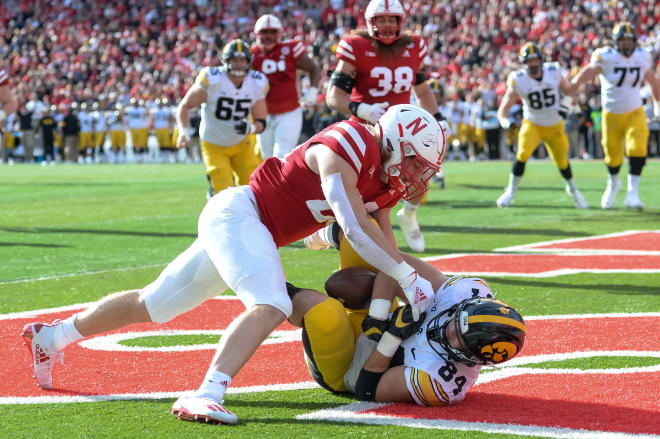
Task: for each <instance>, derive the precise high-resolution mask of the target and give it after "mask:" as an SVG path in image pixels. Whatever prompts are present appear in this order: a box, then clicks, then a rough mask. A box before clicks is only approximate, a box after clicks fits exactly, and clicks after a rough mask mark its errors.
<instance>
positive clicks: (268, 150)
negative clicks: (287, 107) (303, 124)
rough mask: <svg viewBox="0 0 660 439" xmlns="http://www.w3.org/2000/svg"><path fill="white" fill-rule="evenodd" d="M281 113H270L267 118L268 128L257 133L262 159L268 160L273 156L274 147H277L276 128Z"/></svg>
mask: <svg viewBox="0 0 660 439" xmlns="http://www.w3.org/2000/svg"><path fill="white" fill-rule="evenodd" d="M279 117H280V115H271V114H269V115H268V117H267V118H266V121H267V122H266V129H264V130H263V131H262V132H261V133H259V134H257V144H258V146H259V152H260V154H261V160H266V159H267V158H268V157H272V156H273V148H274V147H275V129H276V128H277V125H278V123H279Z"/></svg>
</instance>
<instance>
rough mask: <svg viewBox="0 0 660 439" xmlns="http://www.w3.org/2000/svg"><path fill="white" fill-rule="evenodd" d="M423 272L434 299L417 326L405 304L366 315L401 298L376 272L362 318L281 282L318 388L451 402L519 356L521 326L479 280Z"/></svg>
mask: <svg viewBox="0 0 660 439" xmlns="http://www.w3.org/2000/svg"><path fill="white" fill-rule="evenodd" d="M402 255H403V254H402ZM403 256H404V258H406V259H407V260H408V259H409V258H412V257H411V256H409V255H403ZM417 264H419V260H418V262H417V263H416V265H417ZM342 272H345V273H346V274H344V273H342ZM422 272H424V273H423V276H425V277H427V278H428V279H429V280H430V281H431V283H432V284H433V288H435V290H436V293H435V297H434V300H433V303H432V304H431V306H430V307H429V308H427V310H426V312H425V314H424V315H423V316H420V319H419V321H417V322H414V321H413V319H412V316H411V312H410V309H409V305H406V306H400V307H397V308H395V309H394V311H393V312H392V313H390V314H389V315H388V314H387V312H386V313H385V314H384V316H383V319H382V320H379V321H376V320H375V319H373V318H371V317H370V316H371V314H372V310H371V308H373V307H374V303H377V302H379V301H381V302H383V303H384V306H385V307H386V309H388V308H389V306H390V305H391V303H392V299H393V298H394V296H395V295H396V294H397V293H400V289H399V288H398V286H397V285H396V284H395V283H394V284H393V283H392V282H390V281H389V280H388V279H387V276H385V275H383V274H381V273H378V274H377V275H375V280H374V281H373V290H372V291H373V295H372V299H371V302H370V308H369V316H367V317H365V314H366V310H353V309H350V308H349V307H348V306H345V305H343V304H342V303H341V300H343V297H340V296H341V294H339V295H338V296H337V298H335V297H328V296H326V295H325V294H322V293H319V292H317V291H313V290H303V289H299V288H296V287H295V286H293V285H291V284H288V289H289V293H290V294H292V295H293V299H292V301H293V309H294V311H293V314H292V315H291V317H289V321H290V322H291V323H292V324H294V325H296V326H300V327H302V328H303V334H302V339H303V347H304V351H305V360H306V363H307V365H308V368H309V370H310V374H311V375H312V377H313V378H314V379H315V380H316V382H317V383H319V385H321V386H322V387H324V388H325V389H328V390H330V391H333V392H349V393H353V394H355V395H356V396H357V397H358V398H359V399H361V400H368V401H380V402H394V401H402V402H414V403H417V404H418V405H423V406H444V405H450V404H457V403H459V402H461V401H462V400H463V398H465V394H466V392H467V391H468V390H469V389H470V388H471V387H472V385H474V383H475V382H476V380H477V378H478V377H479V372H480V370H481V367H482V366H484V365H496V364H501V363H503V362H505V361H507V360H510V359H511V358H513V357H515V356H516V355H517V354H518V353H519V352H520V350H521V349H522V347H523V345H524V342H525V333H526V328H525V322H524V320H523V318H522V317H521V316H520V314H518V312H516V310H515V309H513V308H512V307H511V306H509V305H507V304H506V303H504V302H502V301H500V300H496V299H494V298H493V292H492V291H491V289H490V287H489V285H488V283H487V282H486V281H485V280H484V279H481V278H478V277H468V276H455V277H452V278H448V277H446V276H444V275H442V273H440V272H439V271H438V270H437V269H435V268H434V267H432V266H430V265H428V264H427V266H426V267H425V269H421V270H420V274H421V273H422ZM365 274H367V273H362V272H356V271H353V272H348V271H347V270H342V271H339V272H336V274H335V275H333V276H344V277H345V282H346V284H345V285H348V284H349V283H350V276H364V275H365ZM328 282H330V279H329V280H328ZM326 289H328V287H327V284H326ZM331 291H333V290H329V295H330V296H332V295H333V294H332V293H331ZM333 292H335V293H336V290H334V291H333ZM354 293H355V292H351V294H354ZM347 294H348V293H347ZM338 299H341V300H338ZM375 321H376V322H377V323H376V324H374V322H375Z"/></svg>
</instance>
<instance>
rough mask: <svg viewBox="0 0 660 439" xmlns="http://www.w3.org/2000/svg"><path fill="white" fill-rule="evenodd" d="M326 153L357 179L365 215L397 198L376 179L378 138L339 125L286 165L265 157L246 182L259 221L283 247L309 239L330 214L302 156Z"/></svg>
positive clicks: (302, 147)
mask: <svg viewBox="0 0 660 439" xmlns="http://www.w3.org/2000/svg"><path fill="white" fill-rule="evenodd" d="M319 143H320V144H322V145H325V146H327V147H328V148H330V149H331V150H332V151H334V152H335V153H336V154H338V155H339V156H340V157H342V158H343V159H344V160H346V162H347V163H349V164H350V165H351V166H352V167H353V169H354V170H355V172H357V174H358V182H357V189H358V191H359V192H360V195H361V196H362V200H363V201H364V204H365V207H366V208H367V212H373V211H375V210H378V209H382V208H388V207H392V206H394V205H395V204H396V203H397V201H399V199H400V198H401V193H400V192H399V191H397V190H394V189H392V188H390V187H389V186H388V185H387V184H386V183H383V182H382V181H381V179H380V173H381V164H380V148H379V146H378V142H377V141H376V138H375V137H374V136H373V135H372V134H371V133H370V132H369V131H368V130H367V128H366V127H365V126H364V125H362V124H361V123H358V122H352V121H342V122H337V123H335V124H333V125H330V126H329V127H328V128H326V129H325V130H323V131H321V132H320V133H318V134H316V135H315V136H314V137H312V138H311V139H309V140H308V141H307V142H305V143H303V144H302V145H300V146H299V147H297V148H296V149H294V150H293V152H291V154H289V155H288V156H286V158H285V160H284V161H283V160H281V159H279V158H277V157H269V158H268V159H266V160H264V162H263V163H262V164H261V166H259V167H258V168H257V169H256V170H255V171H254V172H253V173H252V175H251V176H250V187H251V188H252V191H253V192H254V196H255V198H256V200H257V205H258V207H259V213H261V221H262V222H263V223H264V224H265V225H266V227H268V230H269V231H270V233H271V234H272V235H273V239H274V240H275V244H276V245H277V246H278V247H283V246H285V245H288V244H290V243H292V242H294V241H297V240H299V239H302V238H304V237H305V236H308V235H311V234H312V233H314V232H315V231H317V230H318V229H320V228H321V227H323V226H325V225H326V223H327V222H328V221H331V220H334V218H335V217H334V213H333V212H332V210H331V209H330V205H329V204H328V202H327V201H326V200H325V196H324V195H323V191H322V190H321V178H320V177H319V176H318V175H316V174H315V173H314V172H312V170H311V169H309V167H308V166H307V163H306V162H305V152H306V151H307V149H308V148H309V147H310V146H312V145H315V144H319Z"/></svg>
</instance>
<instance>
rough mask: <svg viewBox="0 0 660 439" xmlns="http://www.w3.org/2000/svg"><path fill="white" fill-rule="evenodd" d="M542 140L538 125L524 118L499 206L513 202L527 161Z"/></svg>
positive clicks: (499, 199)
mask: <svg viewBox="0 0 660 439" xmlns="http://www.w3.org/2000/svg"><path fill="white" fill-rule="evenodd" d="M540 142H541V133H540V131H539V129H538V127H537V126H536V125H534V124H533V123H531V122H530V121H528V120H524V121H523V123H522V127H521V128H520V131H519V133H518V152H517V153H516V158H515V160H514V161H513V166H512V168H511V173H510V174H509V184H508V185H507V187H506V189H504V193H503V194H502V195H500V197H499V198H498V199H497V205H498V206H499V207H508V206H509V205H510V204H511V203H512V202H513V200H514V198H515V197H516V194H517V193H518V186H519V184H520V179H521V178H522V176H523V174H524V173H525V163H527V160H529V158H530V157H531V156H532V154H533V153H534V150H535V149H536V148H537V147H538V145H539V143H540Z"/></svg>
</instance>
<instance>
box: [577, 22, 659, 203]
mask: <svg viewBox="0 0 660 439" xmlns="http://www.w3.org/2000/svg"><path fill="white" fill-rule="evenodd" d="M613 39H614V42H615V45H614V46H605V47H601V48H600V49H596V50H595V51H594V53H593V54H592V55H591V61H590V63H589V64H588V65H587V66H586V67H584V68H583V69H582V70H580V72H579V73H578V74H577V75H576V76H575V78H573V81H572V86H574V87H575V89H576V90H577V89H578V88H579V86H580V85H582V84H583V83H585V82H589V81H591V80H592V79H593V78H595V77H596V76H598V77H599V79H600V92H601V101H602V105H603V139H602V144H603V151H604V152H605V164H606V165H607V170H608V172H609V175H608V180H607V187H606V188H605V192H604V193H603V198H602V199H601V202H600V205H601V207H602V208H603V209H611V208H612V207H613V206H614V203H615V202H616V195H617V193H618V192H619V189H621V182H620V181H619V170H620V169H621V165H622V164H623V156H624V152H625V154H626V155H627V156H628V158H629V171H628V192H627V193H626V198H625V199H624V201H623V204H624V206H626V207H630V208H633V209H638V210H643V209H644V204H642V202H641V201H640V199H639V192H638V188H639V180H640V178H641V176H642V168H644V165H645V164H646V156H647V154H648V150H647V149H648V144H647V142H648V137H649V129H648V125H647V123H646V116H645V114H644V109H643V108H642V97H641V95H640V88H641V87H642V84H643V83H644V81H646V82H647V83H648V84H649V88H650V89H651V95H652V96H653V100H654V104H653V105H654V113H655V117H658V118H660V80H659V79H658V77H657V76H656V75H655V74H654V72H653V68H652V59H651V54H650V53H649V51H648V50H646V49H644V48H642V47H637V34H636V33H635V28H634V27H633V25H632V24H630V23H625V22H624V23H619V24H617V25H616V26H615V27H614V33H613Z"/></svg>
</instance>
